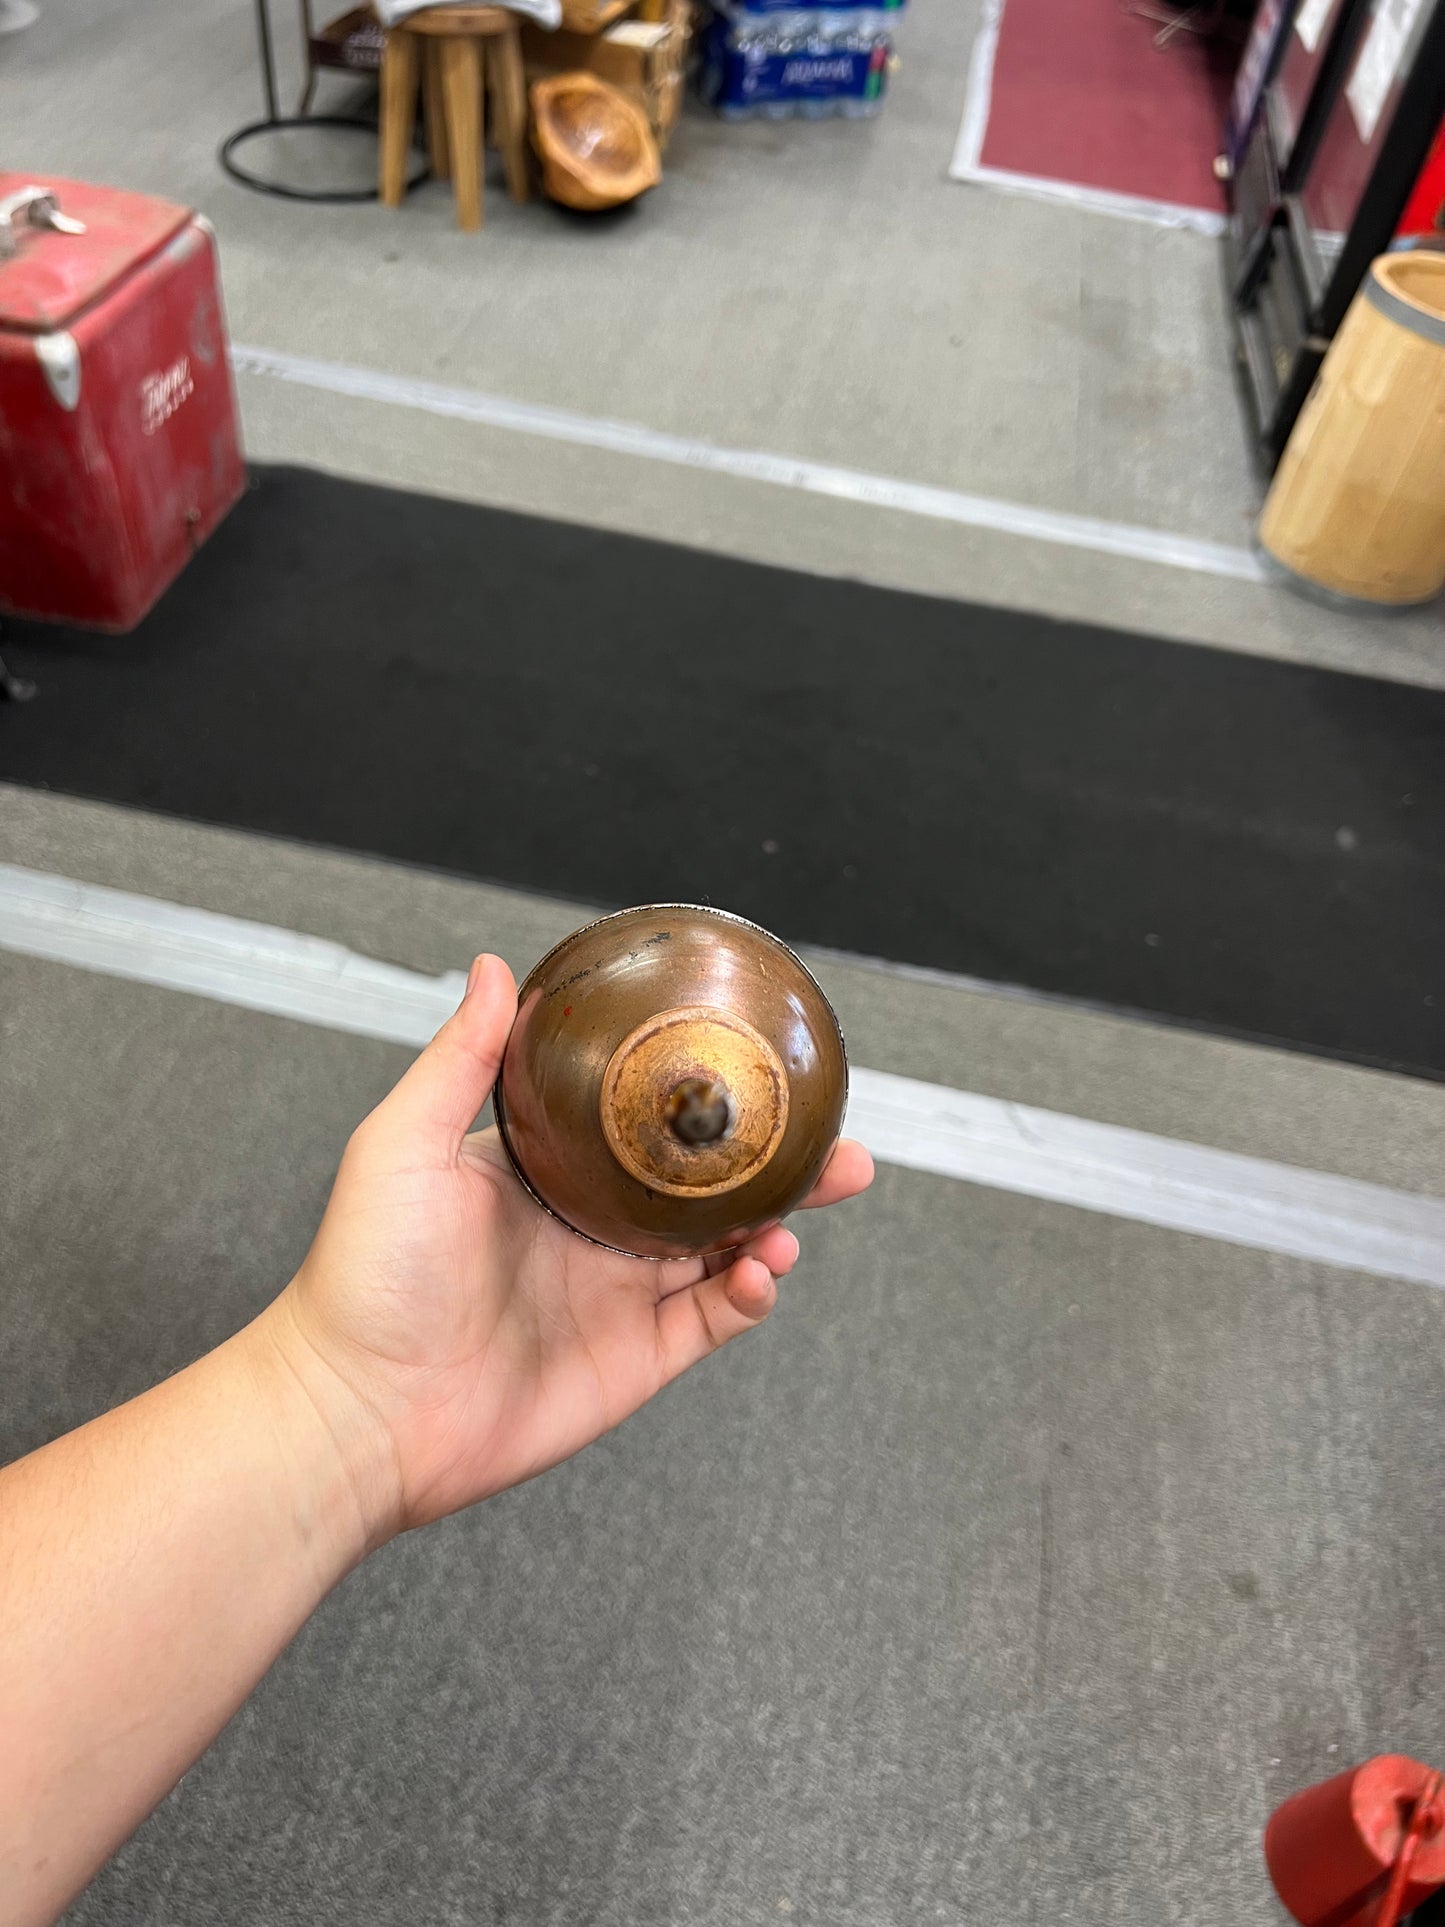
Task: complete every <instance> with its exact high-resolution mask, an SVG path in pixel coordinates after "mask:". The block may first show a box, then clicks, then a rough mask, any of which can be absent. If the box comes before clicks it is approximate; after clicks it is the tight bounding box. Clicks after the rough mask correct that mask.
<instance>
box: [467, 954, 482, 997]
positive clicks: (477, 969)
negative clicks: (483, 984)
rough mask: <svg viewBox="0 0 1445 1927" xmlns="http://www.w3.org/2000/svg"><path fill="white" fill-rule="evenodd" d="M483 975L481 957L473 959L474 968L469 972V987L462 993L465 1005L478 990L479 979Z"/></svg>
mask: <svg viewBox="0 0 1445 1927" xmlns="http://www.w3.org/2000/svg"><path fill="white" fill-rule="evenodd" d="M481 974H482V959H481V958H480V957H473V959H472V967H471V969H470V970H469V971H468V972H467V987H466V989H465V990H464V991H463V992H462V1002H463V1003H465V1002H466V1000H467V998H468V997H470V996H471V994H472V992H473V991H474V990H475V989H476V987H477V979H478V978H479V977H480V976H481Z"/></svg>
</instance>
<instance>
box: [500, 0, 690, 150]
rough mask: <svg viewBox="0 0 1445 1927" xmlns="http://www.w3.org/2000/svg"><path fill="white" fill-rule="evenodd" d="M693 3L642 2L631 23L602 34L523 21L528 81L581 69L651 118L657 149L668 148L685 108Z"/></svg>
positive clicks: (616, 23)
mask: <svg viewBox="0 0 1445 1927" xmlns="http://www.w3.org/2000/svg"><path fill="white" fill-rule="evenodd" d="M691 16H692V0H642V4H641V5H639V6H638V8H637V11H636V14H635V15H634V16H633V17H632V18H630V19H623V20H615V21H613V22H612V24H611V25H609V26H605V27H603V28H602V29H601V31H600V32H595V33H582V32H576V31H573V30H571V29H569V28H567V27H565V26H564V27H562V28H560V29H559V30H558V31H557V32H556V33H548V32H546V31H545V30H544V29H543V28H541V27H538V26H535V25H533V23H532V22H531V21H524V22H523V23H522V56H523V58H524V59H525V61H526V63H527V78H528V80H532V79H534V78H535V77H538V76H540V75H543V74H559V73H573V72H576V71H577V70H578V69H579V68H580V69H581V70H582V71H583V72H585V73H589V74H595V75H596V76H597V78H598V79H599V80H605V81H608V82H610V83H611V85H612V86H614V87H619V88H620V89H621V90H622V92H623V93H624V94H626V95H627V96H628V97H629V99H631V100H634V101H635V102H636V103H637V105H638V106H639V107H641V109H642V110H643V112H644V113H645V114H646V115H647V118H648V121H649V122H650V123H651V126H652V133H653V138H654V139H655V140H656V142H657V144H658V147H659V148H663V147H666V145H667V141H668V136H669V135H670V134H671V132H672V129H673V126H674V124H675V123H676V120H677V117H678V114H679V112H680V111H681V108H682V95H683V87H684V83H685V74H686V65H687V46H688V39H689V35H690V32H691V24H692V19H691Z"/></svg>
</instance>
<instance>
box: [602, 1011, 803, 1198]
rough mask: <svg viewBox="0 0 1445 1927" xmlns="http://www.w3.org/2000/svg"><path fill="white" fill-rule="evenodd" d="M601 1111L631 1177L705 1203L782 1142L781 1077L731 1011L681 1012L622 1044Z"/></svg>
mask: <svg viewBox="0 0 1445 1927" xmlns="http://www.w3.org/2000/svg"><path fill="white" fill-rule="evenodd" d="M600 1108H601V1116H602V1132H603V1136H604V1137H605V1138H606V1139H607V1143H608V1147H609V1149H610V1150H611V1152H612V1155H613V1156H614V1157H615V1158H616V1159H617V1161H618V1163H619V1164H621V1165H622V1166H623V1167H624V1169H626V1170H628V1171H630V1172H631V1173H632V1175H633V1177H635V1178H639V1179H640V1180H641V1181H642V1183H643V1184H645V1185H649V1186H650V1187H651V1188H652V1189H653V1190H656V1191H665V1192H666V1193H667V1194H668V1196H669V1197H674V1198H711V1197H716V1196H718V1195H719V1194H720V1193H721V1192H724V1191H735V1190H736V1189H737V1187H738V1186H739V1185H740V1184H745V1183H746V1182H747V1180H748V1179H749V1178H750V1177H751V1176H752V1175H753V1173H754V1172H755V1171H757V1170H758V1169H759V1168H760V1167H761V1166H762V1165H764V1164H766V1163H767V1161H768V1159H769V1158H770V1157H771V1156H772V1155H773V1153H774V1151H776V1150H777V1148H778V1146H779V1144H781V1142H782V1139H783V1132H784V1130H785V1128H786V1126H787V1122H788V1079H787V1075H786V1073H785V1072H784V1070H783V1067H782V1064H781V1063H780V1062H779V1060H778V1054H777V1052H776V1051H775V1050H774V1049H773V1047H772V1045H771V1044H770V1043H769V1042H768V1040H767V1038H766V1037H763V1036H760V1035H759V1033H758V1032H757V1031H756V1030H754V1029H753V1027H752V1025H751V1024H750V1023H748V1022H747V1021H746V1020H745V1019H744V1018H742V1017H739V1016H738V1015H737V1014H736V1012H734V1011H728V1010H714V1009H710V1008H709V1007H708V1006H707V1005H704V1004H692V1005H684V1006H683V1007H682V1008H681V1009H678V1010H665V1011H663V1012H662V1013H661V1014H660V1015H659V1016H657V1017H650V1018H648V1020H647V1022H646V1023H643V1024H639V1025H638V1026H637V1029H636V1030H634V1031H633V1032H632V1033H631V1034H630V1036H627V1037H624V1038H623V1040H622V1042H621V1043H620V1044H619V1045H618V1046H617V1049H616V1050H615V1051H614V1052H613V1053H612V1061H611V1063H610V1064H609V1065H608V1066H607V1070H606V1074H605V1075H604V1077H603V1079H602V1102H601V1107H600ZM693 1115H696V1116H697V1118H698V1120H699V1121H698V1123H697V1125H696V1126H694V1127H692V1128H689V1126H688V1124H687V1119H688V1118H689V1117H690V1116H693ZM679 1125H681V1126H682V1128H681V1129H679Z"/></svg>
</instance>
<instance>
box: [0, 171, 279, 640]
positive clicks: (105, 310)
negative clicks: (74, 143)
mask: <svg viewBox="0 0 1445 1927" xmlns="http://www.w3.org/2000/svg"><path fill="white" fill-rule="evenodd" d="M245 479H246V478H245V468H244V465H243V462H242V457H241V438H240V430H239V427H238V423H237V417H236V395H235V388H234V386H233V384H232V381H231V369H230V363H229V361H228V359H227V353H226V323H225V316H224V313H223V311H222V308H221V293H220V283H219V279H218V275H217V264H216V245H215V241H214V239H213V237H212V234H211V229H210V226H209V224H208V223H207V222H205V221H204V220H202V219H201V218H200V217H199V216H197V215H195V214H193V213H192V212H191V211H190V209H188V208H184V207H177V206H175V205H174V204H173V203H172V202H170V201H158V200H154V199H152V198H151V197H150V196H148V195H143V194H126V193H122V192H120V191H119V190H117V189H115V188H108V187H89V186H87V185H86V184H85V183H84V182H81V181H62V180H56V179H54V178H53V177H51V176H43V177H39V178H37V177H35V176H32V175H26V174H3V173H0V613H9V614H12V615H29V616H43V617H50V618H53V619H55V620H57V621H64V622H73V623H79V624H84V625H85V626H87V627H92V628H99V629H129V628H131V627H133V626H134V624H136V623H137V622H139V621H140V619H141V617H142V616H143V615H144V614H145V612H146V610H147V609H149V608H150V606H151V604H152V603H153V602H154V601H155V600H156V598H157V597H158V596H159V595H160V593H161V591H162V590H163V589H164V588H165V587H166V585H167V584H168V583H169V582H171V581H172V580H173V579H174V578H175V576H177V575H178V574H179V573H180V570H181V569H182V567H183V566H184V564H185V562H186V560H187V558H188V557H189V556H190V554H191V553H192V551H193V550H194V549H195V548H196V547H197V545H198V544H199V543H201V542H204V541H205V539H206V537H207V536H208V535H209V534H210V533H211V531H212V529H214V528H215V526H216V524H217V523H218V522H219V521H220V520H221V517H222V516H223V515H224V514H225V513H226V511H227V509H229V508H230V507H231V505H232V503H233V502H235V500H236V498H237V497H238V496H239V495H240V493H241V490H242V489H243V488H244V486H245Z"/></svg>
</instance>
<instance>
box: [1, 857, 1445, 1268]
mask: <svg viewBox="0 0 1445 1927" xmlns="http://www.w3.org/2000/svg"><path fill="white" fill-rule="evenodd" d="M0 949H6V950H10V951H14V952H16V953H18V954H20V955H23V956H30V957H39V958H45V959H48V960H49V961H51V962H55V963H62V964H68V965H72V966H75V967H78V968H81V969H86V970H94V971H99V972H103V973H105V974H107V975H110V976H116V977H123V978H126V979H129V980H131V981H133V982H139V983H147V984H154V985H158V986H160V987H163V988H165V989H167V990H174V991H184V992H188V993H191V994H193V995H197V996H202V997H209V998H211V999H213V1000H215V1001H218V1002H222V1003H228V1004H234V1005H238V1006H240V1007H242V1008H244V1009H248V1010H255V1011H262V1012H265V1013H267V1014H269V1015H272V1016H278V1017H286V1018H291V1019H294V1020H296V1021H298V1022H301V1023H308V1024H316V1025H322V1026H325V1027H327V1028H329V1029H333V1030H341V1031H346V1032H350V1033H352V1034H354V1035H360V1036H365V1037H376V1038H383V1039H386V1040H387V1041H389V1042H392V1043H398V1044H406V1045H409V1046H412V1047H413V1048H415V1047H417V1046H419V1045H421V1044H424V1043H425V1042H426V1041H427V1039H428V1038H430V1037H431V1035H432V1033H433V1032H434V1031H435V1029H436V1028H437V1026H438V1025H439V1024H440V1023H441V1022H442V1021H443V1020H444V1019H445V1018H446V1017H447V1016H449V1015H450V1013H451V1011H452V1010H453V1009H454V1008H455V1006H456V1003H457V1000H458V998H459V997H460V994H461V989H462V984H463V981H464V980H463V977H462V973H461V972H460V971H451V972H448V973H446V974H445V975H443V976H440V977H430V976H427V975H425V974H424V973H422V972H419V971H413V970H406V969H403V968H401V967H400V966H398V965H395V964H386V963H380V962H377V961H376V960H375V959H372V958H369V957H364V956H361V955H359V954H358V953H357V952H355V951H352V950H348V949H347V948H346V947H345V946H344V945H342V944H338V943H332V942H329V941H328V940H326V939H324V938H320V937H311V936H305V935H302V934H299V933H297V932H295V931H291V930H282V929H278V928H276V927H274V926H272V925H269V924H263V923H253V922H249V921H246V920H244V919H241V918H237V917H228V916H221V915H218V914H217V913H215V912H214V911H209V910H196V909H191V908H189V907H187V906H185V905H182V904H174V903H166V902H162V901H159V900H157V899H155V898H151V897H143V896H136V895H132V894H131V893H130V892H127V891H123V890H112V889H109V888H106V887H104V886H101V885H98V884H90V883H80V882H75V881H73V880H72V879H70V878H67V877H58V876H50V875H47V874H45V873H43V872H40V871H35V870H27V869H24V868H22V867H20V866H19V865H15V864H0ZM848 1123H849V1128H850V1129H851V1130H852V1131H853V1132H854V1133H855V1134H856V1135H857V1136H859V1137H861V1138H862V1139H863V1141H864V1143H866V1144H867V1145H868V1146H869V1148H870V1149H871V1150H872V1151H873V1153H874V1155H875V1156H876V1157H877V1158H879V1159H880V1160H881V1161H883V1162H886V1163H891V1164H897V1165H902V1166H904V1167H905V1168H907V1169H909V1170H913V1171H923V1172H928V1173H930V1174H932V1175H934V1176H939V1177H948V1178H956V1179H962V1180H965V1181H966V1182H968V1183H972V1184H979V1185H984V1186H988V1187H990V1188H992V1189H995V1190H1002V1191H1010V1192H1016V1193H1019V1194H1021V1195H1023V1196H1026V1197H1033V1198H1039V1199H1044V1200H1047V1201H1049V1202H1052V1203H1056V1204H1067V1205H1074V1206H1077V1207H1079V1208H1081V1209H1083V1210H1086V1211H1095V1212H1101V1213H1104V1214H1106V1215H1108V1216H1111V1217H1117V1218H1124V1219H1131V1220H1134V1221H1136V1222H1139V1223H1143V1224H1151V1225H1158V1226H1162V1227H1164V1228H1166V1229H1169V1230H1174V1231H1182V1232H1189V1233H1193V1234H1195V1235H1197V1236H1201V1237H1206V1238H1213V1239H1217V1240H1220V1241H1223V1242H1225V1243H1229V1244H1238V1245H1245V1246H1249V1247H1252V1248H1254V1249H1256V1250H1261V1251H1269V1252H1275V1253H1279V1254H1281V1255H1283V1256H1286V1257H1293V1258H1301V1259H1306V1260H1310V1261H1313V1262H1315V1263H1323V1264H1330V1265H1341V1266H1344V1267H1346V1268H1347V1269H1350V1270H1356V1271H1363V1272H1369V1273H1372V1274H1374V1275H1376V1276H1379V1277H1386V1278H1401V1279H1408V1280H1412V1281H1414V1282H1416V1283H1420V1284H1427V1285H1435V1286H1445V1200H1442V1199H1436V1198H1429V1197H1422V1196H1418V1195H1416V1194H1414V1193H1410V1192H1404V1191H1396V1190H1392V1189H1390V1188H1389V1187H1387V1186H1385V1185H1379V1184H1369V1183H1366V1182H1364V1181H1362V1180H1360V1179H1357V1178H1343V1177H1336V1176H1332V1175H1329V1174H1327V1173H1324V1172H1316V1171H1307V1170H1302V1169H1300V1168H1299V1167H1297V1166H1293V1165H1285V1164H1276V1163H1273V1162H1271V1161H1269V1160H1267V1159H1263V1158H1255V1157H1247V1156H1244V1155H1241V1154H1240V1153H1238V1152H1234V1151H1219V1150H1215V1149H1213V1148H1211V1147H1209V1146H1207V1145H1201V1144H1190V1143H1186V1142H1184V1141H1182V1140H1179V1139H1174V1138H1163V1137H1156V1136H1153V1135H1151V1134H1150V1133H1148V1132H1145V1131H1135V1130H1130V1129H1127V1128H1125V1127H1123V1126H1120V1125H1112V1124H1101V1123H1098V1122H1095V1121H1092V1120H1090V1119H1085V1118H1075V1117H1068V1116H1065V1115H1063V1114H1062V1113H1060V1112H1055V1111H1045V1110H1040V1109H1037V1108H1036V1107H1034V1106H1032V1105H1024V1104H1014V1103H1010V1102H1008V1101H1007V1100H1004V1099H1000V1098H994V1097H985V1096H980V1095H978V1094H977V1093H973V1092H969V1091H957V1090H952V1089H949V1088H947V1087H945V1086H943V1085H939V1084H929V1083H923V1082H921V1081H919V1080H917V1079H914V1078H907V1077H899V1076H895V1075H894V1074H893V1073H891V1072H888V1071H875V1070H867V1069H855V1070H854V1072H853V1083H852V1098H851V1102H850V1105H849V1112H848Z"/></svg>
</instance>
